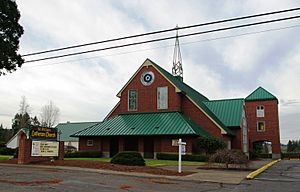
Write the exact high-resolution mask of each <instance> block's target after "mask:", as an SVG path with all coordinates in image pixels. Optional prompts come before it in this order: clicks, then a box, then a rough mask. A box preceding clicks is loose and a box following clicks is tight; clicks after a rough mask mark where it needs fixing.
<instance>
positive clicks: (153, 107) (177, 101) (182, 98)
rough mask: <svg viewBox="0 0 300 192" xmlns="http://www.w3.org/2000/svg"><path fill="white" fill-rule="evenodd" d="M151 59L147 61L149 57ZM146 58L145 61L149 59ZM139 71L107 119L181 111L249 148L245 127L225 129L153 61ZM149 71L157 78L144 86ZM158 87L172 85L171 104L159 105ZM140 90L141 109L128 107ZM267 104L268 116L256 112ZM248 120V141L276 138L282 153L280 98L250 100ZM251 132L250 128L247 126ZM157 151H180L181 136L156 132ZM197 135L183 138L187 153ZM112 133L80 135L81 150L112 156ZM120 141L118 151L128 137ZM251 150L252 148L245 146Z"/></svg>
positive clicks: (141, 144)
mask: <svg viewBox="0 0 300 192" xmlns="http://www.w3.org/2000/svg"><path fill="white" fill-rule="evenodd" d="M146 62H147V61H146ZM146 62H145V63H146ZM145 63H144V65H143V66H142V67H141V68H140V69H139V70H138V71H137V72H136V73H135V75H134V76H133V77H132V78H131V79H130V80H129V82H128V83H127V84H126V85H125V86H124V87H123V89H122V90H121V91H120V93H119V94H118V97H120V102H119V103H118V104H117V105H116V106H115V107H114V109H113V110H112V111H111V112H110V114H109V115H108V116H107V119H109V118H111V117H113V116H115V115H118V114H124V113H133V112H134V113H142V112H160V111H178V112H181V113H182V114H183V115H185V116H186V117H188V118H190V119H191V120H192V121H194V122H195V123H196V124H198V125H199V126H200V127H201V128H203V129H205V130H206V131H207V132H208V133H209V134H210V135H212V136H214V137H218V138H221V139H223V140H224V142H225V143H226V144H227V145H228V148H230V149H240V150H243V148H248V146H247V144H244V145H243V141H242V139H243V135H242V130H241V127H234V128H232V130H233V131H234V132H235V136H229V135H227V134H224V133H222V131H221V128H220V125H218V124H217V123H216V122H215V121H214V120H213V119H212V118H210V117H209V116H208V115H207V114H206V113H205V112H204V111H203V110H202V109H200V108H199V107H198V106H197V105H196V104H195V103H193V101H192V100H191V99H190V98H189V97H188V95H186V93H183V92H180V90H178V89H177V88H176V87H175V86H174V85H173V84H172V83H170V81H169V80H168V79H167V78H166V77H165V76H164V75H162V73H160V72H159V71H157V70H156V68H155V67H154V66H153V65H149V64H146V65H145ZM145 71H151V72H153V74H154V76H155V80H154V82H153V83H152V84H151V85H149V86H144V85H143V84H142V83H141V80H140V78H141V75H142V74H143V73H144V72H145ZM157 87H168V108H167V109H163V110H160V109H157ZM129 90H137V110H135V111H129V110H128V91H129ZM258 104H259V105H264V106H265V108H266V116H265V117H264V118H260V119H257V118H256V116H255V113H256V110H255V109H256V106H257V105H258ZM245 113H246V120H247V124H248V132H249V133H247V137H248V140H249V142H248V144H249V147H250V149H252V147H253V146H252V143H253V142H255V141H260V140H264V141H272V144H273V153H280V142H279V124H278V107H277V101H259V102H246V106H245ZM258 120H263V121H265V124H266V131H265V132H263V133H262V132H259V133H258V132H257V131H256V122H257V121H258ZM245 132H247V130H245ZM152 138H153V145H154V146H153V148H154V150H153V151H154V153H158V152H168V153H177V152H178V147H174V146H172V139H178V136H174V137H173V136H152ZM195 138H196V136H195V137H192V136H190V137H186V138H182V139H183V141H185V142H187V145H186V150H187V153H192V143H193V141H194V140H195ZM88 139H93V140H94V146H86V143H87V140H88ZM111 139H112V138H110V137H102V138H101V137H94V138H89V137H80V144H79V146H80V147H79V149H80V150H101V151H103V153H104V154H105V155H106V156H108V155H109V154H110V152H111V148H110V144H111ZM114 141H116V142H118V151H123V150H124V145H125V137H117V138H115V140H114ZM144 142H145V140H144V137H143V136H141V137H140V138H139V139H138V143H137V145H138V146H137V151H139V152H141V153H142V154H143V152H144V150H145V149H144V148H145V145H144ZM244 151H245V152H247V153H248V149H247V150H244Z"/></svg>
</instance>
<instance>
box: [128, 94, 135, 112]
mask: <svg viewBox="0 0 300 192" xmlns="http://www.w3.org/2000/svg"><path fill="white" fill-rule="evenodd" d="M128 110H129V111H136V110H137V90H129V91H128Z"/></svg>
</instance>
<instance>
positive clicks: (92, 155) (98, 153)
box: [64, 151, 103, 158]
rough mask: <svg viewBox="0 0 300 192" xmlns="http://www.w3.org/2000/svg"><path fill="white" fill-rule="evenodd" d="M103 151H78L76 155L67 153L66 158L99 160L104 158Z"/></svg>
mask: <svg viewBox="0 0 300 192" xmlns="http://www.w3.org/2000/svg"><path fill="white" fill-rule="evenodd" d="M102 156H103V155H102V152H101V151H77V152H74V153H65V156H64V157H65V158H80V157H90V158H98V157H102Z"/></svg>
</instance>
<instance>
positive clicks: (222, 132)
mask: <svg viewBox="0 0 300 192" xmlns="http://www.w3.org/2000/svg"><path fill="white" fill-rule="evenodd" d="M186 97H187V98H188V99H189V100H190V101H191V102H192V103H193V104H194V105H195V106H196V107H197V108H198V109H200V110H201V111H202V112H203V113H204V114H205V115H206V116H207V117H208V118H209V119H210V120H211V121H212V122H213V123H214V124H215V125H216V126H217V127H218V128H219V129H221V134H227V132H226V131H225V130H224V129H223V128H222V127H221V126H220V125H219V124H218V123H217V122H216V121H215V120H214V119H213V118H211V117H210V116H209V115H208V114H207V113H206V112H205V111H204V110H203V109H202V108H201V107H200V106H198V105H197V104H196V103H195V101H194V100H193V99H192V98H190V97H189V96H187V95H186Z"/></svg>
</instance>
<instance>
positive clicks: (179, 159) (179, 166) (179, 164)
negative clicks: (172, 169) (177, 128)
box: [178, 139, 182, 173]
mask: <svg viewBox="0 0 300 192" xmlns="http://www.w3.org/2000/svg"><path fill="white" fill-rule="evenodd" d="M181 147H182V141H181V139H179V140H178V150H179V151H178V173H181Z"/></svg>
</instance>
